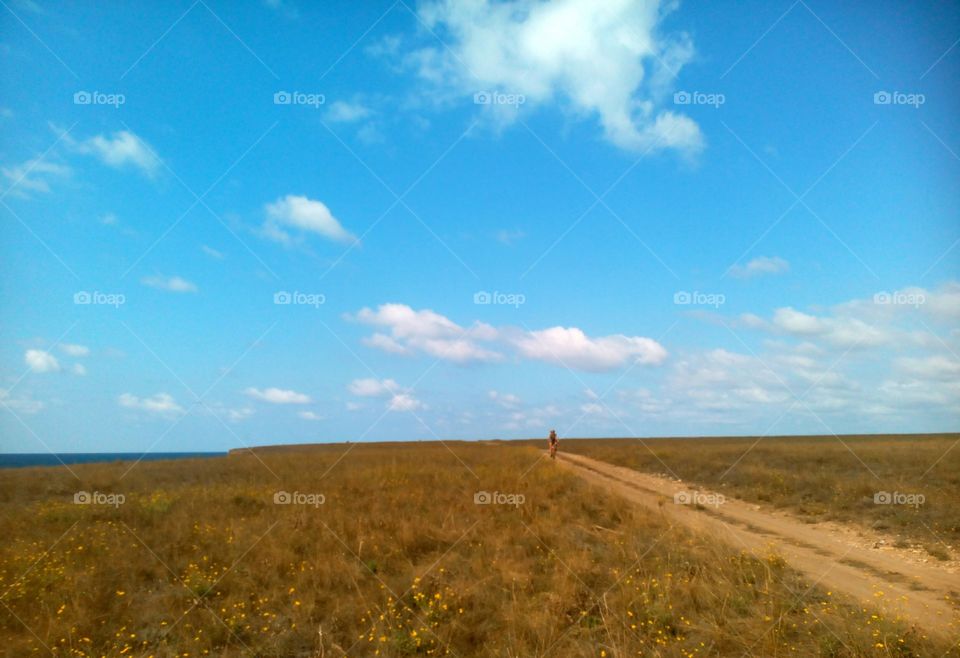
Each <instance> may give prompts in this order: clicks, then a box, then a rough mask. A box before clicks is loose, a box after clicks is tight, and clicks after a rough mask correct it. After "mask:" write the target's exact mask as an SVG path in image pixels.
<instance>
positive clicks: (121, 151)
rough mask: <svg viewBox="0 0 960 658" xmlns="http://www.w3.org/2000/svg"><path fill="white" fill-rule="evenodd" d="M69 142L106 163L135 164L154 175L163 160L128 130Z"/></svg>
mask: <svg viewBox="0 0 960 658" xmlns="http://www.w3.org/2000/svg"><path fill="white" fill-rule="evenodd" d="M68 143H70V144H72V145H73V146H74V148H75V149H76V150H77V151H79V152H80V153H86V154H89V155H93V156H95V157H97V158H98V159H99V160H100V161H101V162H103V163H104V164H106V165H108V166H110V167H114V168H116V169H122V168H124V167H127V166H133V167H136V168H137V169H139V170H140V171H142V172H143V173H145V174H146V175H147V176H150V177H152V176H154V175H155V174H156V173H157V171H158V170H159V169H160V166H161V160H160V159H159V158H158V157H157V155H156V153H155V151H154V150H153V149H152V148H150V146H149V145H148V144H147V143H146V142H145V141H143V140H142V139H141V138H139V137H137V135H135V134H134V133H132V132H129V131H127V130H121V131H119V132H115V133H113V134H112V135H109V136H105V135H94V136H93V137H90V138H89V139H86V140H84V141H82V142H74V141H73V140H69V142H68Z"/></svg>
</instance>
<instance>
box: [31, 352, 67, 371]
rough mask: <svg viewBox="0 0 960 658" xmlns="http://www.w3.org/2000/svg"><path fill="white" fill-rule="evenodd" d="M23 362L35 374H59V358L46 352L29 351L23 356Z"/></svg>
mask: <svg viewBox="0 0 960 658" xmlns="http://www.w3.org/2000/svg"><path fill="white" fill-rule="evenodd" d="M23 361H24V363H26V364H27V367H29V368H30V369H31V370H32V371H34V372H39V373H44V372H58V371H59V370H60V362H59V361H57V357H55V356H54V355H52V354H50V352H47V351H46V350H27V352H26V354H24V355H23Z"/></svg>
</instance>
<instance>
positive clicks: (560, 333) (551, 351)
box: [513, 327, 667, 371]
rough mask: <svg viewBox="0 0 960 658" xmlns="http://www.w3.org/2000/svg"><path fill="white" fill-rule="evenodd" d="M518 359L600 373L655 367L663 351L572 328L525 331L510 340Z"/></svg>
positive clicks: (639, 340)
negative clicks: (524, 358)
mask: <svg viewBox="0 0 960 658" xmlns="http://www.w3.org/2000/svg"><path fill="white" fill-rule="evenodd" d="M513 343H514V345H515V346H516V347H517V350H518V351H519V353H520V355H521V356H524V357H526V358H528V359H536V360H538V361H546V362H547V363H554V364H557V365H562V366H566V367H569V368H577V369H580V370H589V371H603V370H614V369H617V368H622V367H623V366H625V365H628V364H633V363H638V364H642V365H659V364H660V363H663V361H664V359H666V358H667V350H666V349H664V347H663V346H662V345H661V344H660V343H658V342H657V341H655V340H653V339H652V338H644V337H641V336H623V335H620V334H618V335H614V336H602V337H599V338H591V337H590V336H587V335H586V334H585V333H584V332H583V331H582V330H581V329H577V328H576V327H551V328H550V329H543V330H540V331H528V332H525V333H523V334H520V335H518V336H516V337H515V338H513Z"/></svg>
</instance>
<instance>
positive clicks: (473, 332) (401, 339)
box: [355, 304, 502, 363]
mask: <svg viewBox="0 0 960 658" xmlns="http://www.w3.org/2000/svg"><path fill="white" fill-rule="evenodd" d="M355 319H356V320H357V321H359V322H362V323H364V324H370V325H374V326H378V327H384V328H387V329H389V331H390V334H389V335H386V334H382V333H376V334H374V335H373V336H371V337H369V338H366V339H365V340H364V343H365V344H366V345H368V346H370V347H375V348H378V349H381V350H383V351H386V352H393V353H415V352H422V353H425V354H429V355H431V356H434V357H436V358H438V359H445V360H448V361H455V362H458V363H467V362H470V361H496V360H499V359H501V358H502V355H501V354H500V353H498V352H496V351H494V350H491V349H488V348H486V347H484V346H483V345H482V343H486V342H489V341H492V340H494V339H495V338H496V337H497V331H496V330H495V329H494V328H493V327H491V326H490V325H488V324H484V323H482V322H477V323H474V324H473V325H472V326H470V327H466V328H465V327H461V326H460V325H458V324H456V323H455V322H453V321H452V320H450V319H449V318H447V317H445V316H443V315H440V314H439V313H435V312H434V311H432V310H430V309H424V310H420V311H417V310H414V309H412V308H411V307H409V306H407V305H406V304H382V305H380V306H379V307H378V308H377V309H376V310H374V309H370V308H363V309H361V310H360V311H359V312H358V313H357V314H356V316H355Z"/></svg>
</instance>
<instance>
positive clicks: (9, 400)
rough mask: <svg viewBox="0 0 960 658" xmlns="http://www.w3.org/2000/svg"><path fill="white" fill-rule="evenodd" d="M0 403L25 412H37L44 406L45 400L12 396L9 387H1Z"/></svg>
mask: <svg viewBox="0 0 960 658" xmlns="http://www.w3.org/2000/svg"><path fill="white" fill-rule="evenodd" d="M0 404H2V405H3V406H5V407H7V408H8V409H11V410H13V411H16V412H20V413H24V414H35V413H37V412H38V411H40V410H41V409H43V407H44V404H43V402H40V401H39V400H33V399H31V398H29V397H17V398H14V397H11V396H10V389H8V388H0Z"/></svg>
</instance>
